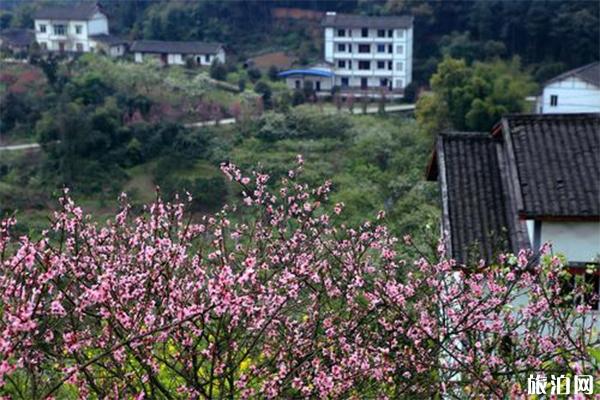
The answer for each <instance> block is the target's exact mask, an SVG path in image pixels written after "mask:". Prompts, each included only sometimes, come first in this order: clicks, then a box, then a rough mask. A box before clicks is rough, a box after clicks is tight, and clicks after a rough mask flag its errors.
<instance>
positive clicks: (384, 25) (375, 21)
mask: <svg viewBox="0 0 600 400" xmlns="http://www.w3.org/2000/svg"><path fill="white" fill-rule="evenodd" d="M321 26H323V27H333V28H381V29H395V28H402V29H407V28H410V27H412V26H413V17H412V16H407V15H403V16H399V17H392V16H385V17H368V16H363V15H348V14H335V15H330V14H329V15H325V18H323V20H322V21H321Z"/></svg>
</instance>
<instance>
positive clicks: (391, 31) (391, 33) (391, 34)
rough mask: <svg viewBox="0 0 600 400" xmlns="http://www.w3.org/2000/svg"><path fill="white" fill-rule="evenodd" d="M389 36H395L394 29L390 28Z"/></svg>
mask: <svg viewBox="0 0 600 400" xmlns="http://www.w3.org/2000/svg"><path fill="white" fill-rule="evenodd" d="M388 37H394V30H393V29H388Z"/></svg>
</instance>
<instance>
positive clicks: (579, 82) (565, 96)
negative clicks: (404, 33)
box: [536, 62, 600, 114]
mask: <svg viewBox="0 0 600 400" xmlns="http://www.w3.org/2000/svg"><path fill="white" fill-rule="evenodd" d="M536 108H537V110H536V111H537V112H538V113H539V114H561V113H589V112H600V62H595V63H591V64H588V65H584V66H583V67H579V68H576V69H573V70H570V71H567V72H565V73H562V74H560V75H558V76H556V77H554V78H552V79H550V80H549V81H547V82H546V83H544V86H543V90H542V93H541V94H540V96H539V97H538V99H537V105H536Z"/></svg>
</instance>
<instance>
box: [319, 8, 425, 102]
mask: <svg viewBox="0 0 600 400" xmlns="http://www.w3.org/2000/svg"><path fill="white" fill-rule="evenodd" d="M321 26H322V27H323V28H324V31H325V61H327V62H329V63H331V64H333V69H334V71H335V75H336V76H335V80H336V82H335V84H336V85H337V86H340V87H341V88H342V89H344V88H356V89H363V90H364V89H380V88H387V89H388V90H391V91H401V90H402V89H404V88H405V87H406V86H407V85H408V84H409V83H410V82H411V81H412V56H413V17H410V16H399V17H391V16H385V17H366V16H359V15H344V14H337V13H335V12H328V13H327V14H326V15H325V18H324V19H323V21H322V23H321Z"/></svg>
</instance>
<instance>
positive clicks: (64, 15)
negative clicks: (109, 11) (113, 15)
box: [34, 3, 108, 52]
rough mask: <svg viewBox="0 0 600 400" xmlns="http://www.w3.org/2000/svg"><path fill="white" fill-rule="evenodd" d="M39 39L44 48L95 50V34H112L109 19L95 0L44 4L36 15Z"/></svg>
mask: <svg viewBox="0 0 600 400" xmlns="http://www.w3.org/2000/svg"><path fill="white" fill-rule="evenodd" d="M34 23H35V40H36V42H37V43H38V44H39V45H40V47H41V48H42V49H43V50H47V51H58V52H90V51H95V48H96V46H97V43H96V42H95V41H94V40H93V38H92V37H93V36H94V35H108V18H107V17H106V14H104V13H103V12H102V10H100V8H99V7H98V5H97V4H95V3H82V4H75V5H71V6H53V7H43V8H41V9H39V10H38V11H37V12H36V13H35V15H34Z"/></svg>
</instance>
